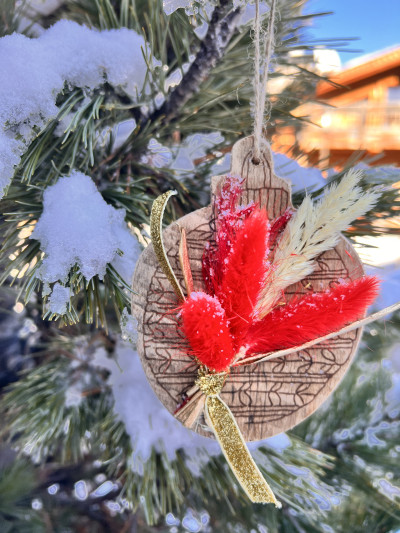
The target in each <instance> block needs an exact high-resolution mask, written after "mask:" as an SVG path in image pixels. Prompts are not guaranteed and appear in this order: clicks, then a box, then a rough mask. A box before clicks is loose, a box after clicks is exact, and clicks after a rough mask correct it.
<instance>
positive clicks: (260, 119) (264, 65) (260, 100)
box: [253, 0, 276, 164]
mask: <svg viewBox="0 0 400 533" xmlns="http://www.w3.org/2000/svg"><path fill="white" fill-rule="evenodd" d="M275 8H276V0H272V2H271V11H270V15H269V22H268V29H267V33H266V36H265V46H264V53H263V57H261V21H260V1H259V0H256V17H255V20H254V48H255V50H254V100H255V110H254V151H253V163H255V164H259V163H260V160H261V145H262V142H263V137H262V130H263V125H264V113H265V97H266V91H267V82H268V71H269V64H270V61H271V55H272V50H273V48H274V22H275Z"/></svg>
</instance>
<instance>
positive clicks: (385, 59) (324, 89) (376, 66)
mask: <svg viewBox="0 0 400 533" xmlns="http://www.w3.org/2000/svg"><path fill="white" fill-rule="evenodd" d="M396 68H400V47H399V48H396V49H394V50H390V51H388V52H384V53H382V54H380V55H378V56H376V55H375V54H374V56H373V57H371V59H369V60H368V59H366V61H365V62H364V63H361V64H359V65H355V66H352V67H349V68H346V69H344V70H342V71H340V72H339V73H337V74H334V75H333V76H332V77H331V78H330V79H331V80H332V82H334V83H337V84H339V85H343V86H347V87H348V86H349V85H352V84H354V83H357V82H359V81H362V80H366V79H368V78H370V77H372V76H376V75H378V74H381V73H383V72H387V71H390V70H393V69H396ZM338 90H340V88H338V87H337V86H334V85H332V84H331V83H329V82H327V81H322V82H320V83H319V84H318V85H317V90H316V95H317V97H325V98H326V97H328V96H329V95H330V93H332V92H337V91H338Z"/></svg>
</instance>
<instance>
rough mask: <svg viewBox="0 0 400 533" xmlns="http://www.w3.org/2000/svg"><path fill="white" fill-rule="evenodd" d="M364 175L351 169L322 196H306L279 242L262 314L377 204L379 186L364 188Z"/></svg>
mask: <svg viewBox="0 0 400 533" xmlns="http://www.w3.org/2000/svg"><path fill="white" fill-rule="evenodd" d="M361 178H362V172H361V171H359V170H350V171H349V172H347V174H346V175H345V176H344V177H343V179H342V180H341V181H340V182H339V183H338V184H335V185H332V186H331V187H330V189H329V191H328V192H327V193H326V194H325V195H324V197H323V198H322V199H321V200H319V201H317V202H315V203H313V202H312V200H311V199H310V197H306V198H305V199H304V201H303V203H302V204H301V205H300V207H299V209H298V210H297V211H296V213H295V215H294V216H293V217H292V219H291V220H290V222H289V223H288V225H287V226H286V228H285V230H284V232H283V235H282V237H281V239H280V241H279V243H278V246H277V249H276V251H275V257H274V260H273V264H272V269H271V271H270V274H269V276H268V279H267V280H266V283H265V286H264V287H263V290H262V291H261V294H260V297H259V301H258V304H257V311H258V316H259V318H262V317H264V316H265V315H266V314H267V313H269V311H271V309H272V308H273V307H274V306H275V305H276V303H277V302H278V300H279V298H280V297H281V295H282V291H283V290H284V289H286V287H288V286H289V285H292V284H293V283H296V282H298V281H300V280H302V279H303V278H305V277H306V276H308V275H309V274H311V273H312V272H313V270H314V268H315V261H313V259H315V258H316V257H317V256H319V255H320V254H322V253H323V252H325V251H326V250H330V249H332V248H334V247H335V246H336V244H337V243H338V240H339V237H340V232H341V231H344V230H345V229H347V228H348V227H349V225H350V224H351V222H352V221H353V220H355V219H356V218H358V217H360V216H362V215H364V214H365V213H366V212H367V211H369V210H370V209H371V207H373V206H374V205H375V203H376V201H377V200H378V198H379V196H380V193H379V192H378V191H377V190H376V189H374V190H370V191H367V192H363V191H362V189H361V188H360V187H359V186H358V183H359V181H360V180H361Z"/></svg>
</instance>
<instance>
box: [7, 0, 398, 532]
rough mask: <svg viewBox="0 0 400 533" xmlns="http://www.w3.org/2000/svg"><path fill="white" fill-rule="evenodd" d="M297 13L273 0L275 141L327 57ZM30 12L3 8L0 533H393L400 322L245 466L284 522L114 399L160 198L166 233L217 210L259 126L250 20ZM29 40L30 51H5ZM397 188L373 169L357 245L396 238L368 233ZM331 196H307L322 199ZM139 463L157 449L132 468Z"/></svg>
mask: <svg viewBox="0 0 400 533" xmlns="http://www.w3.org/2000/svg"><path fill="white" fill-rule="evenodd" d="M178 4H179V5H181V4H182V5H183V4H185V5H186V4H188V5H187V6H186V9H184V8H183V7H180V8H179V9H174V8H175V7H176V6H177V5H178ZM305 4H306V0H300V1H299V0H289V1H288V0H282V1H280V2H278V10H279V18H278V19H277V23H276V48H275V54H274V68H273V72H272V73H271V80H272V83H271V84H270V87H271V88H273V87H279V90H277V91H276V93H274V94H273V93H272V89H271V91H270V92H271V94H269V99H270V100H271V102H272V107H271V112H270V117H269V129H268V131H267V133H268V135H272V134H273V133H275V132H277V131H279V128H280V127H282V126H287V125H293V127H300V126H301V121H300V122H299V119H296V118H295V117H294V116H293V115H292V114H291V112H292V111H293V110H294V109H295V108H296V107H298V105H299V104H300V103H303V102H305V101H307V100H310V99H312V98H313V90H314V87H315V84H316V83H317V81H318V79H319V77H318V75H317V74H316V73H315V72H314V70H313V68H312V62H313V55H312V52H313V50H314V49H315V48H316V47H321V46H327V45H328V43H323V42H321V43H316V42H315V41H312V42H310V41H309V40H308V35H307V27H308V23H309V20H310V19H311V18H312V17H313V16H317V15H312V16H311V15H305V14H304V7H305ZM35 5H36V6H39V7H40V3H38V2H37V1H36V3H33V2H27V3H25V4H23V5H22V6H21V5H20V3H18V2H16V1H14V0H7V1H6V2H3V3H2V5H1V7H0V14H1V16H0V32H1V36H3V37H4V36H9V37H6V38H5V39H2V40H1V41H0V64H1V65H2V70H3V72H4V73H5V74H6V75H5V77H4V80H3V81H2V82H0V96H1V97H2V102H0V120H1V128H2V129H1V131H0V156H1V159H0V173H1V175H0V184H1V186H2V187H3V189H4V197H3V199H2V200H1V204H2V209H1V212H2V213H3V215H2V219H1V222H2V225H1V234H2V248H1V251H0V264H1V272H0V273H1V280H0V281H1V283H2V287H1V289H0V290H1V302H2V303H1V307H2V317H1V318H2V324H3V326H4V327H3V328H2V335H1V345H2V346H3V347H4V349H3V355H2V356H1V359H0V372H1V373H0V378H1V381H0V384H1V386H2V387H3V389H2V395H1V409H2V419H3V424H2V438H3V440H4V441H5V442H7V445H5V446H4V447H3V448H2V449H1V450H0V529H1V531H2V532H3V531H4V532H10V533H12V532H14V531H15V532H21V531H27V532H28V531H29V532H36V531H38V532H39V531H56V532H61V531H63V532H65V531H88V532H97V531H99V532H106V531H107V532H108V531H126V532H133V531H140V532H146V531H149V532H150V531H166V532H167V531H169V532H173V531H174V532H177V531H215V532H220V531H221V532H222V531H238V532H241V531H243V532H250V531H259V532H260V533H262V532H266V531H268V532H285V533H290V532H296V533H301V532H307V533H313V532H323V531H328V532H329V531H332V532H335V533H336V532H339V533H340V532H343V533H348V532H350V531H351V532H352V533H353V532H354V533H356V532H370V533H377V532H382V533H383V532H393V533H394V532H395V531H396V530H398V528H400V508H399V503H400V488H399V486H398V482H397V484H396V479H398V476H399V473H400V469H399V461H398V454H399V446H398V438H399V413H400V404H399V394H398V376H399V367H398V365H399V362H398V360H397V359H398V355H397V356H396V351H395V347H396V345H397V344H396V343H398V342H399V341H398V337H399V331H400V329H399V320H400V317H399V316H397V315H395V316H393V317H391V319H390V322H388V323H377V324H374V325H373V326H370V327H368V328H367V329H366V331H365V334H364V340H363V346H362V348H361V350H360V353H359V354H358V356H357V360H356V362H355V364H353V366H352V368H351V370H350V371H349V373H348V374H347V376H346V378H345V380H344V381H343V382H342V384H341V386H340V387H339V389H338V390H337V391H336V392H335V393H334V394H333V395H332V397H331V399H330V401H329V402H327V403H326V404H325V405H324V406H323V407H322V408H320V409H319V410H318V411H317V412H316V413H315V414H314V415H313V416H311V417H310V418H309V419H307V420H306V421H304V422H303V423H302V424H301V425H300V426H298V427H297V428H295V429H294V430H292V431H291V432H290V433H289V434H288V435H287V436H284V437H282V438H281V439H278V440H275V441H274V440H273V439H272V440H271V441H265V442H262V443H261V444H260V445H259V446H258V447H257V449H256V450H255V452H254V454H255V455H256V456H257V462H258V464H259V465H261V469H262V471H263V473H265V474H266V476H267V477H268V480H269V482H270V483H271V486H272V488H273V490H274V492H275V493H276V494H277V496H278V497H279V499H280V500H281V501H282V502H283V509H282V510H276V509H274V508H272V507H270V506H260V505H251V504H250V503H249V502H248V501H247V500H246V498H245V495H244V493H243V492H242V491H241V489H240V487H238V486H237V484H236V481H235V479H234V477H233V475H232V474H231V473H230V472H229V471H228V470H227V469H226V467H225V462H224V459H223V458H222V457H221V456H219V455H215V454H210V455H208V454H204V453H203V454H201V452H200V451H198V450H195V452H194V453H193V451H192V450H189V449H186V448H185V446H179V447H178V446H177V445H176V444H175V443H173V442H172V441H171V437H170V436H169V435H165V443H164V445H162V444H160V443H155V441H154V439H153V440H152V437H150V436H149V437H147V436H146V431H147V429H146V428H147V425H146V424H145V418H144V417H143V419H142V420H141V421H139V422H137V423H136V422H135V423H136V426H135V425H133V426H129V427H128V425H127V424H125V423H124V422H126V418H124V416H123V413H122V412H121V404H120V403H118V402H120V400H121V397H120V396H121V395H118V386H120V385H121V384H120V382H119V381H118V379H119V378H118V374H117V371H116V369H117V366H116V365H115V363H114V360H115V359H116V360H118V361H119V364H122V361H124V360H125V359H126V353H128V358H129V357H130V355H129V353H131V352H132V351H133V349H134V348H133V347H132V346H131V345H130V347H128V348H127V346H128V345H127V344H126V342H127V341H130V342H131V343H132V342H133V343H134V324H133V321H132V317H130V314H129V313H130V312H129V307H130V303H129V302H130V295H131V290H132V289H133V290H135V287H133V288H132V289H131V287H130V276H131V274H132V271H133V268H134V263H135V260H136V259H137V256H138V254H139V251H140V247H142V246H144V245H145V244H146V243H147V242H148V220H149V214H150V208H151V204H152V201H153V200H154V199H155V197H156V196H157V195H159V194H160V193H162V192H164V191H166V190H168V189H176V190H177V191H178V197H177V200H176V201H175V202H173V203H172V202H171V207H170V208H169V211H168V212H167V217H166V218H167V221H171V220H174V219H176V218H178V217H179V216H182V215H183V214H186V213H188V212H190V211H192V210H193V209H197V208H199V207H201V206H203V205H207V204H208V203H209V196H208V195H209V183H210V177H211V176H212V175H215V174H219V173H221V169H224V168H225V167H224V166H223V165H224V164H226V161H225V159H224V158H225V154H229V152H230V149H231V147H232V145H233V144H234V142H235V141H236V140H238V139H239V138H241V137H244V136H245V135H248V134H250V133H251V131H252V116H251V109H252V104H251V102H252V97H253V85H252V81H251V80H252V77H253V66H252V61H251V59H250V56H251V54H252V52H251V50H252V22H253V21H252V16H251V15H252V11H251V6H250V8H249V7H247V8H246V7H245V2H240V1H237V2H234V3H232V2H229V1H227V0H219V1H215V2H211V1H210V2H195V1H193V2H172V1H165V2H162V1H161V0H151V1H148V2H145V1H141V0H136V1H135V0H96V1H92V0H65V1H59V2H56V3H55V4H54V5H53V9H52V10H48V11H43V10H41V11H39V10H35ZM264 7H265V10H264V12H265V17H267V16H268V9H267V7H268V6H267V3H265V4H264ZM62 19H67V20H69V21H74V22H75V23H76V24H72V23H69V24H64V25H62V24H63V23H60V22H59V21H60V20H62ZM54 24H56V26H53V25H54ZM77 24H79V25H80V26H78V25H77ZM82 25H86V26H87V27H89V28H92V30H88V29H85V27H83V26H82ZM21 28H25V29H24V30H23V32H24V33H25V34H26V35H27V36H30V37H32V40H27V39H22V38H21V39H19V40H16V39H15V36H11V34H12V32H14V31H15V30H17V29H19V31H21ZM49 28H50V29H49ZM121 28H128V29H129V30H131V31H128V32H127V31H121V30H120V29H121ZM95 29H98V30H102V31H103V32H105V33H101V34H99V33H97V32H96V31H95ZM109 30H117V31H115V32H113V33H107V32H108V31H109ZM42 32H43V33H42ZM39 33H41V36H40V37H38V35H39ZM343 44H345V43H343V42H342V41H341V40H334V39H333V40H332V41H330V42H329V46H332V47H338V46H342V45H343ZM86 51H87V52H86ZM86 53H87V55H85V54H86ZM128 63H129V64H128ZM50 67H51V68H50ZM24 73H25V76H23V74H24ZM127 73H128V74H127ZM14 74H15V78H13V76H14ZM21 76H22V77H21ZM15 80H18V83H17V82H16V81H15ZM274 82H275V83H274ZM2 87H3V88H2ZM4 87H5V88H4ZM352 163H353V164H354V163H355V160H354V161H353V162H352ZM228 168H229V167H228ZM297 171H298V172H304V169H303V170H301V169H300V167H298V169H297ZM282 172H285V167H284V166H283V167H282ZM278 174H279V170H278ZM342 175H343V171H342V172H338V173H333V172H331V173H330V180H329V181H332V180H338V179H341V177H342ZM65 176H69V177H68V178H64V177H65ZM85 176H86V177H85ZM89 176H90V178H89ZM289 178H293V179H294V180H296V176H290V175H289ZM65 179H67V180H68V181H65ZM398 180H399V172H398V171H397V170H396V169H391V168H377V167H371V168H367V169H366V170H365V176H364V180H363V187H365V188H369V187H372V186H376V185H377V184H379V185H382V186H383V189H382V196H381V199H380V201H379V203H378V205H377V206H376V207H375V208H374V211H373V212H371V213H369V214H368V217H365V218H363V219H361V220H357V221H356V223H355V224H354V226H353V227H352V228H351V230H350V231H349V233H348V236H349V237H350V238H354V237H356V236H358V235H379V234H381V233H383V232H387V231H388V229H387V227H384V225H383V224H382V225H380V224H379V223H377V220H378V221H381V220H383V219H385V218H390V217H393V216H394V215H395V214H396V212H397V210H398V208H399V200H398V197H397V192H396V189H394V188H393V187H391V185H392V184H393V183H395V182H397V181H398ZM71 184H77V185H76V188H75V189H72V188H71ZM324 185H325V184H324ZM322 189H323V187H321V186H319V185H318V184H316V183H315V184H314V183H313V182H312V179H311V181H310V188H309V193H310V194H312V195H313V196H318V195H320V194H321V192H322ZM304 193H305V191H304V190H303V191H301V190H300V191H299V192H298V193H296V194H295V195H294V202H295V203H296V204H297V203H298V202H300V201H301V199H302V197H303V196H304ZM123 210H124V211H123ZM68 217H69V218H68ZM32 231H33V233H32ZM393 231H394V230H393ZM66 243H67V244H66ZM121 329H122V333H121ZM124 357H125V359H124ZM396 357H397V359H396ZM135 360H136V359H135ZM134 364H136V365H137V363H133V362H132V365H134ZM135 369H136V367H135ZM136 370H137V381H135V382H134V383H132V387H135V386H137V387H138V388H140V387H142V384H141V383H142V382H141V381H140V380H142V381H143V380H145V378H144V374H139V368H138V367H137V369H136ZM136 370H135V371H136ZM132 375H133V374H130V376H132ZM396 386H397V389H396ZM143 390H144V389H143ZM146 390H147V389H146ZM143 394H147V393H146V392H143ZM146 398H147V397H146ZM150 403H151V402H150ZM152 405H156V403H154V401H153V404H152ZM133 408H134V406H132V409H133ZM161 411H162V408H161V407H159V411H156V410H154V413H153V417H152V424H153V425H154V424H157V416H163V415H162V414H160V413H161ZM148 412H150V411H146V413H148ZM138 424H139V425H140V424H142V426H143V430H142V433H140V431H139V430H138V429H137V428H138ZM132 427H133V429H132ZM135 428H136V429H135ZM135 430H137V431H138V433H137V435H135V434H133V433H134V431H135ZM171 442H172V444H171ZM136 447H139V448H141V450H142V451H143V450H145V449H146V450H147V452H148V453H147V455H146V454H144V455H145V456H144V457H142V461H139V459H138V458H137V456H136V455H135V454H134V452H135V449H136ZM13 450H15V451H17V452H18V455H15V452H14V451H13ZM132 454H133V455H132ZM197 455H198V456H199V457H197Z"/></svg>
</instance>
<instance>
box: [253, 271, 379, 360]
mask: <svg viewBox="0 0 400 533" xmlns="http://www.w3.org/2000/svg"><path fill="white" fill-rule="evenodd" d="M378 285H379V282H378V280H377V278H376V277H373V276H365V277H363V278H360V279H357V280H355V281H351V282H349V283H342V284H340V285H337V286H336V287H334V288H333V289H330V290H328V291H326V292H321V293H311V294H308V295H307V296H304V297H303V298H300V299H295V300H292V301H291V302H290V303H288V304H287V305H285V306H282V307H276V308H275V309H274V310H273V311H271V312H270V313H269V314H268V315H266V316H265V317H264V318H263V319H262V320H260V321H258V322H254V323H253V324H252V326H251V328H250V329H249V330H248V333H247V335H246V338H245V340H244V343H245V345H246V347H247V350H246V355H253V354H256V353H268V352H272V351H274V350H280V349H283V348H290V347H292V346H300V345H301V344H303V343H305V342H307V341H310V340H312V339H316V338H318V337H322V336H323V335H327V334H328V333H331V332H334V331H337V330H339V329H340V328H342V327H343V326H345V325H346V324H348V323H350V322H353V321H354V320H357V319H359V318H361V317H362V316H363V314H364V312H365V311H366V309H367V307H368V306H369V305H370V304H371V303H372V302H373V301H374V299H375V298H376V296H377V294H378Z"/></svg>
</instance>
